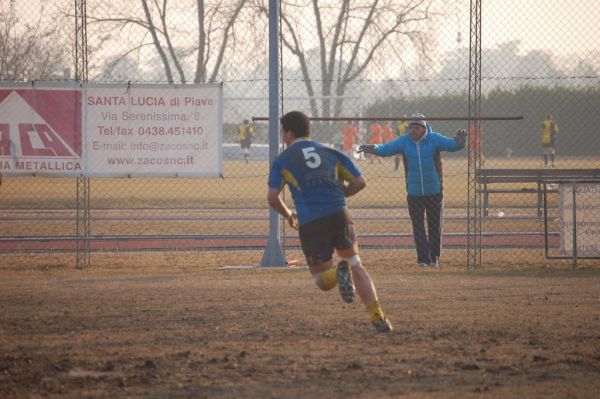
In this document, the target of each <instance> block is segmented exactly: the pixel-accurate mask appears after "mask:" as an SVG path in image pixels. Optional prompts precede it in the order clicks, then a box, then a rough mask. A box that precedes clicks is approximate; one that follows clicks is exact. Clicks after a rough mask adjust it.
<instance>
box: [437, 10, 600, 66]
mask: <svg viewBox="0 0 600 399" xmlns="http://www.w3.org/2000/svg"><path fill="white" fill-rule="evenodd" d="M456 12H457V13H458V15H457V17H456V19H455V20H452V18H448V19H447V20H446V24H445V26H444V31H445V32H447V33H446V35H445V36H446V38H445V39H444V38H440V39H441V40H440V47H441V48H442V49H452V48H455V47H456V32H457V30H459V27H460V30H461V33H462V46H467V45H468V42H469V6H468V1H467V2H466V7H463V8H461V9H456ZM599 25H600V0H512V1H511V0H482V45H483V47H487V48H490V47H495V45H496V44H498V43H504V42H507V41H512V40H520V41H521V49H522V50H524V51H529V50H531V49H540V50H550V51H552V52H553V53H554V54H556V55H567V54H571V53H573V52H579V53H581V52H586V51H592V50H596V51H598V50H600V27H599Z"/></svg>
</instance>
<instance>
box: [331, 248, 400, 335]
mask: <svg viewBox="0 0 600 399" xmlns="http://www.w3.org/2000/svg"><path fill="white" fill-rule="evenodd" d="M337 252H338V255H339V256H340V257H341V258H342V259H343V260H342V262H347V263H348V264H349V265H350V269H351V271H352V279H353V280H354V286H355V287H356V292H358V296H359V297H360V299H361V300H362V301H363V303H364V304H365V306H366V308H367V312H368V313H369V315H370V316H371V323H372V324H373V326H374V327H375V329H377V331H380V332H389V331H392V329H393V327H392V323H390V321H389V320H388V319H387V318H386V317H385V315H384V313H383V309H382V308H381V305H380V304H379V299H378V298H377V291H376V290H375V285H374V284H373V281H372V280H371V276H369V273H368V272H367V271H366V270H365V268H364V267H363V265H362V262H361V260H360V257H359V256H358V247H357V245H355V247H354V248H348V249H341V250H337ZM340 263H341V262H340Z"/></svg>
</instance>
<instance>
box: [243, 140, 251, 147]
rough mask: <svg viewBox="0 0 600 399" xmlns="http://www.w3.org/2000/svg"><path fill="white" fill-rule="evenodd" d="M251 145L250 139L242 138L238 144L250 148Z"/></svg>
mask: <svg viewBox="0 0 600 399" xmlns="http://www.w3.org/2000/svg"><path fill="white" fill-rule="evenodd" d="M251 145H252V139H243V140H240V146H241V147H242V148H250V146H251Z"/></svg>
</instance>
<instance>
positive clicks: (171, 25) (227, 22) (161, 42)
mask: <svg viewBox="0 0 600 399" xmlns="http://www.w3.org/2000/svg"><path fill="white" fill-rule="evenodd" d="M248 2H249V1H248V0H235V1H231V0H229V1H227V0H214V1H205V0H193V1H187V2H181V1H177V2H175V1H173V2H169V0H139V3H135V4H134V5H131V4H128V7H113V6H112V5H113V2H112V1H109V0H107V1H106V2H105V3H103V4H101V5H99V6H96V8H95V9H94V12H92V13H90V17H89V22H88V25H92V26H97V27H98V28H97V30H96V31H94V37H95V38H100V41H99V42H98V43H100V42H102V43H104V44H100V45H99V46H100V47H99V48H96V49H95V51H97V54H99V55H100V56H104V55H105V54H106V51H109V52H110V53H111V54H112V55H113V59H112V61H111V62H112V63H114V64H115V65H117V64H118V62H117V61H118V60H116V59H115V55H114V54H115V53H116V54H117V56H116V57H117V58H118V57H129V56H131V55H132V54H137V59H138V61H139V62H140V63H146V62H148V60H150V59H151V58H152V56H149V55H148V52H144V51H145V50H148V49H149V48H153V49H154V51H153V55H158V59H159V60H160V63H161V64H162V70H163V73H164V77H165V79H166V80H167V81H168V82H169V83H173V82H176V81H177V82H186V81H190V78H189V77H190V76H191V80H192V81H193V82H195V83H203V82H214V81H215V80H216V79H217V77H218V74H219V72H220V70H221V67H222V64H223V62H224V59H225V56H226V54H227V53H228V51H229V52H231V51H233V47H234V46H233V44H232V42H233V41H234V40H235V28H236V26H237V25H236V22H238V21H239V20H240V16H241V13H242V10H243V9H244V6H245V5H246V4H247V3H248ZM102 29H103V32H104V33H103V34H100V33H99V32H100V31H101V30H102ZM89 31H90V29H88V32H89ZM123 34H126V37H127V39H128V42H127V43H124V42H123V40H122V39H123V37H122V35H123ZM102 46H104V48H101V47H102ZM192 65H193V66H192ZM192 69H193V70H192Z"/></svg>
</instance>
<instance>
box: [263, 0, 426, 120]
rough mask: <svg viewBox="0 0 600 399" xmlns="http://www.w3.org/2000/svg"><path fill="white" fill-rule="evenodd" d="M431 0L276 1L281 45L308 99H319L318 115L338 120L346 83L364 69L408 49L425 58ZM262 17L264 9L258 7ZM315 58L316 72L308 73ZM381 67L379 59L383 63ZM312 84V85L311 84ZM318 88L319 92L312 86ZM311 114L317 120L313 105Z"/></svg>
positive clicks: (357, 76)
mask: <svg viewBox="0 0 600 399" xmlns="http://www.w3.org/2000/svg"><path fill="white" fill-rule="evenodd" d="M435 1H436V0H365V1H351V0H305V1H298V0H287V1H285V0H284V1H283V2H282V12H281V20H282V25H283V26H282V28H281V35H282V42H283V45H284V47H285V48H286V49H287V50H289V51H290V53H291V54H292V55H293V57H294V58H295V59H296V60H297V62H298V64H299V68H300V71H301V74H302V78H303V80H304V83H305V85H306V91H307V93H308V95H309V96H311V97H312V96H317V95H318V96H323V98H324V99H323V115H324V116H330V115H331V101H330V100H329V99H330V98H332V97H335V98H336V100H335V108H334V114H336V115H339V113H340V112H341V107H342V104H343V98H342V96H343V95H344V93H345V92H346V89H347V88H348V84H349V83H351V82H352V81H354V80H356V79H358V78H360V77H361V76H362V75H363V74H364V73H365V71H366V70H367V67H369V65H371V64H373V63H375V62H379V61H382V59H383V58H385V57H387V58H395V59H396V60H397V62H396V65H398V64H399V63H401V62H402V61H401V59H402V55H403V54H404V53H405V51H406V50H407V48H408V47H409V46H410V48H411V50H412V51H414V52H416V53H418V54H421V55H425V54H426V51H425V50H426V48H427V45H428V43H429V37H428V34H427V30H426V24H427V22H428V21H429V20H430V19H431V17H432V11H431V7H432V3H434V2H435ZM263 12H266V7H263ZM314 54H316V57H317V62H316V63H317V64H318V68H311V66H313V65H315V62H314V61H313V60H311V59H310V58H311V56H313V55H314ZM383 65H384V66H383V67H385V60H383ZM316 82H317V83H316ZM316 84H320V87H316ZM310 106H311V112H312V114H313V115H319V109H318V107H317V103H316V100H314V99H312V100H311V103H310Z"/></svg>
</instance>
